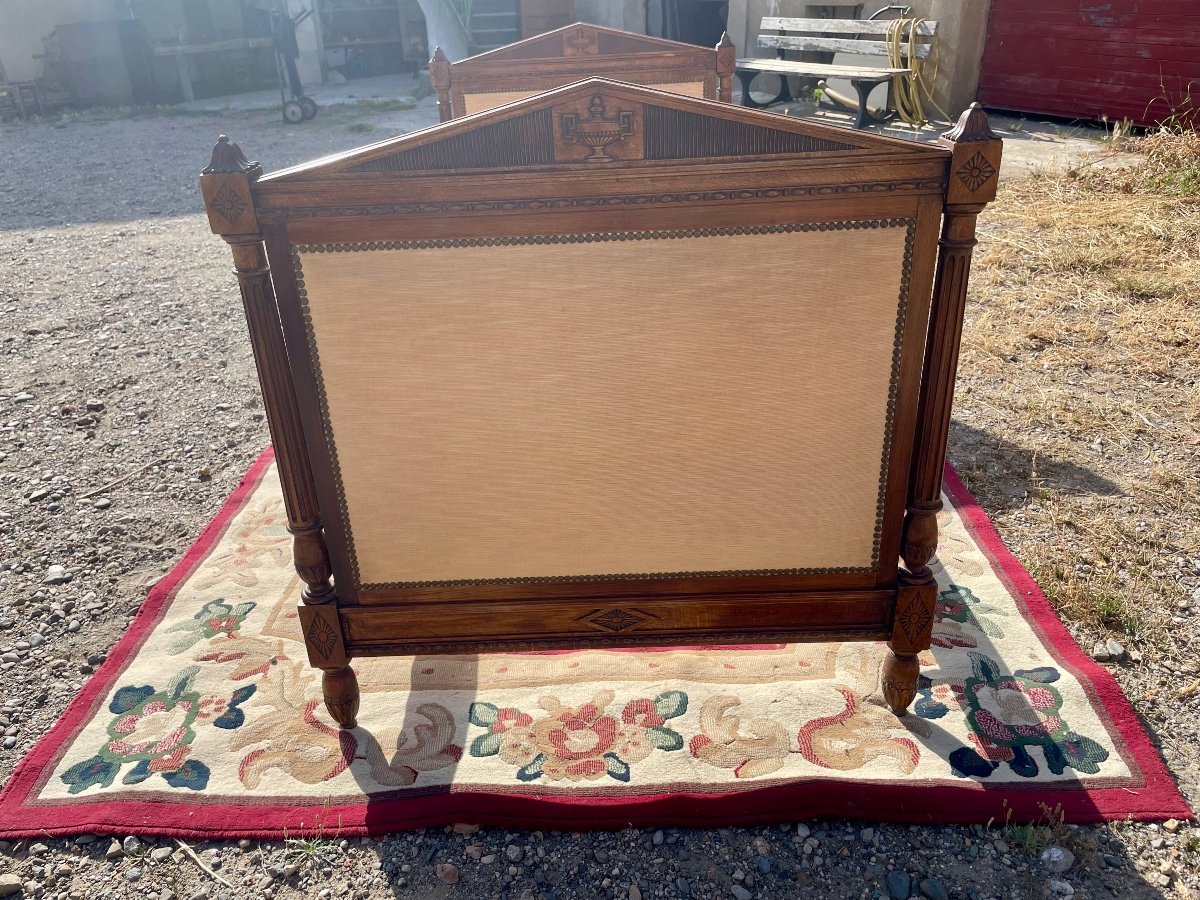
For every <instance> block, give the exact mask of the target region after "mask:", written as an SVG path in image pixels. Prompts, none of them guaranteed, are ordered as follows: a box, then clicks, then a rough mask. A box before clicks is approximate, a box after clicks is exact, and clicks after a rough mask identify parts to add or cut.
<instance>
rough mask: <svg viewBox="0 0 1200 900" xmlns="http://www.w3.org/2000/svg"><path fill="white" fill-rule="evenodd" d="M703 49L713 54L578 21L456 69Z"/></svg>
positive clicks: (472, 59)
mask: <svg viewBox="0 0 1200 900" xmlns="http://www.w3.org/2000/svg"><path fill="white" fill-rule="evenodd" d="M704 50H708V51H709V52H713V51H712V50H711V48H705V47H697V46H696V45H694V44H684V43H680V42H679V41H669V40H666V39H665V38H658V37H651V36H650V35H646V34H633V33H632V32H628V31H618V30H617V29H615V28H605V27H603V26H601V25H589V24H588V23H586V22H576V23H575V24H574V25H566V26H564V27H562V28H556V29H554V30H553V31H547V32H545V33H544V34H539V35H537V36H536V37H531V38H525V40H522V41H517V42H516V43H513V44H508V45H507V46H504V47H498V48H496V49H495V50H489V51H487V52H486V53H479V54H476V55H475V56H471V57H468V58H467V59H464V60H461V61H460V62H457V63H455V66H457V67H466V68H469V67H470V66H471V64H472V63H475V62H479V63H480V64H485V63H486V64H491V63H498V62H505V61H509V60H511V61H513V62H517V61H523V62H528V61H529V60H534V59H563V58H568V59H570V58H578V57H591V56H620V55H624V54H627V53H680V52H689V51H704Z"/></svg>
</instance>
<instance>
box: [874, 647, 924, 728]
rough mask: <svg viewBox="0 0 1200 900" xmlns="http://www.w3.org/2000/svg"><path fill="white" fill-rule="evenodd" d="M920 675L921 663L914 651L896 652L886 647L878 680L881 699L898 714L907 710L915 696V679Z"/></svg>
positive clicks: (900, 714)
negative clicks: (881, 690)
mask: <svg viewBox="0 0 1200 900" xmlns="http://www.w3.org/2000/svg"><path fill="white" fill-rule="evenodd" d="M920 675H921V664H920V663H919V662H917V656H916V654H915V653H897V652H896V651H895V650H892V649H891V648H888V652H887V656H885V657H884V659H883V669H882V671H881V673H880V678H879V682H880V685H881V687H882V688H883V699H884V700H886V701H887V705H888V706H890V707H891V708H892V712H894V713H895V714H896V715H898V716H903V715H904V714H905V713H907V712H908V707H909V706H910V705H911V704H912V702H913V700H914V699H916V696H917V679H918V678H919V677H920Z"/></svg>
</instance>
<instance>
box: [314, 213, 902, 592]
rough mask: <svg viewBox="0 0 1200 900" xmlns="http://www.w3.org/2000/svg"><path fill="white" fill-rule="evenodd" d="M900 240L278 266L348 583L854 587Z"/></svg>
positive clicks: (648, 244) (869, 558)
mask: <svg viewBox="0 0 1200 900" xmlns="http://www.w3.org/2000/svg"><path fill="white" fill-rule="evenodd" d="M910 241H911V224H910V223H909V221H908V220H893V221H890V222H853V223H834V224H830V225H821V226H815V225H804V226H799V225H798V226H784V227H780V226H772V227H764V228H737V229H707V230H705V231H703V232H643V233H636V234H626V235H589V236H571V237H569V238H537V239H533V238H527V239H508V240H501V239H497V240H494V241H441V242H413V243H407V244H401V245H396V244H372V245H363V244H352V245H321V246H301V247H298V248H296V250H295V252H294V254H293V256H294V264H295V268H296V274H297V278H298V280H299V286H300V297H301V302H302V304H303V305H304V307H305V318H306V321H307V322H308V323H309V324H308V327H309V343H310V350H311V351H312V353H313V357H314V366H315V367H316V369H317V372H316V375H317V379H318V384H319V390H320V392H321V394H322V400H323V404H322V405H323V407H324V409H323V415H324V416H325V420H326V421H325V428H326V435H327V440H328V441H329V443H330V445H331V450H332V456H333V458H334V463H335V465H334V470H335V478H336V479H337V480H338V481H339V482H340V484H339V493H340V496H341V497H342V501H343V509H342V510H340V511H339V512H340V514H341V515H342V516H343V521H344V523H345V525H346V526H347V531H348V534H349V538H350V542H351V545H350V552H351V559H352V562H353V565H354V567H355V570H356V573H357V576H358V579H359V582H360V583H362V584H375V585H378V584H400V585H412V584H417V583H430V582H464V581H467V582H470V581H483V580H501V581H506V580H512V581H519V580H525V579H538V580H542V579H555V580H570V579H573V578H584V577H589V576H598V575H613V574H621V575H634V576H637V575H647V574H651V573H685V572H686V573H700V572H705V573H734V572H766V571H779V572H784V571H795V570H819V571H828V570H863V571H865V570H869V569H871V568H873V567H874V566H875V565H876V563H877V559H876V557H877V555H878V541H879V526H880V516H881V511H882V486H883V485H882V481H883V463H884V460H885V457H886V455H887V446H888V443H887V442H888V439H889V438H888V435H889V420H890V415H891V402H892V401H891V400H890V399H889V398H890V397H892V396H894V393H893V392H894V387H895V385H894V371H895V369H894V365H895V361H896V353H897V350H896V348H897V337H898V332H899V326H900V324H901V322H902V317H903V311H904V306H905V302H906V290H907V266H908V256H909V249H910V247H911V244H910ZM814 260H819V261H821V265H812V264H811V263H812V262H813V261H814ZM768 276H769V277H768Z"/></svg>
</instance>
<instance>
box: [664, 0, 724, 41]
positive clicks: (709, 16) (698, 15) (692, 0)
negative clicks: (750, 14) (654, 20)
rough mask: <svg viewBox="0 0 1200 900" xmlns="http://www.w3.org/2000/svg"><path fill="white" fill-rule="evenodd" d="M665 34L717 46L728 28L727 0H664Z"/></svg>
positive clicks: (672, 38)
mask: <svg viewBox="0 0 1200 900" xmlns="http://www.w3.org/2000/svg"><path fill="white" fill-rule="evenodd" d="M661 10H662V36H663V37H665V38H670V39H671V40H674V41H683V42H684V43H685V44H698V45H699V46H701V47H714V46H716V44H717V41H719V40H720V39H721V33H722V32H723V31H724V30H725V21H726V16H727V15H728V14H729V4H728V3H727V2H726V0H661Z"/></svg>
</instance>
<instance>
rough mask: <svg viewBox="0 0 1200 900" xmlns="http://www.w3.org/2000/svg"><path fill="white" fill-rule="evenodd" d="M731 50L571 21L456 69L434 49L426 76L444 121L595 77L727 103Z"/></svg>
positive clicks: (727, 45) (728, 45)
mask: <svg viewBox="0 0 1200 900" xmlns="http://www.w3.org/2000/svg"><path fill="white" fill-rule="evenodd" d="M735 50H736V48H735V47H734V46H733V42H732V41H730V40H729V37H728V35H722V36H721V41H720V43H719V44H717V46H716V48H715V49H711V50H710V49H706V48H704V47H697V46H694V45H692V44H681V43H679V42H678V41H668V40H665V39H663V38H657V37H650V36H648V35H644V34H634V33H632V32H628V31H618V30H617V29H615V28H604V27H602V26H599V25H588V24H586V23H583V22H576V23H575V24H574V25H568V26H566V27H565V28H557V29H555V30H554V31H548V32H546V33H545V34H540V35H538V36H536V37H531V38H527V39H525V40H523V41H517V42H516V43H515V44H509V45H507V46H505V47H500V48H498V49H496V50H490V51H488V52H487V53H480V54H478V55H477V56H472V57H470V58H468V59H464V60H460V61H459V62H450V61H449V60H447V59H446V55H445V54H444V53H443V52H442V49H441V48H440V47H439V48H437V49H436V50H435V51H434V54H433V59H431V60H430V61H429V77H430V80H431V81H432V83H433V88H434V90H435V91H436V92H437V98H438V115H439V116H440V117H441V121H443V122H447V121H449V120H450V119H457V118H459V117H460V116H466V115H470V114H472V113H477V112H482V111H484V110H486V109H491V108H493V107H495V106H501V105H502V104H505V103H511V102H513V101H514V100H521V99H524V98H525V97H530V96H532V95H533V94H536V93H539V92H541V91H546V90H550V89H551V88H556V87H561V86H562V85H566V84H571V83H572V82H575V81H581V80H583V79H585V78H597V77H599V78H611V79H613V80H614V81H627V82H631V83H633V84H645V85H649V86H651V87H654V88H657V89H658V90H664V91H672V92H674V93H677V94H684V95H685V96H688V97H701V98H707V99H709V100H723V101H725V102H726V103H728V102H729V101H730V89H731V87H730V86H731V82H732V77H733V69H734V63H735V56H736V53H735Z"/></svg>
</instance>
